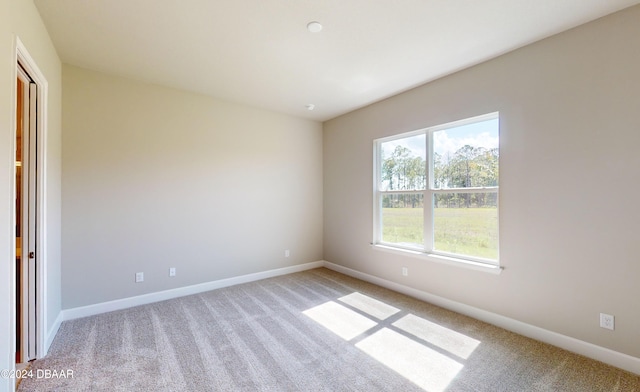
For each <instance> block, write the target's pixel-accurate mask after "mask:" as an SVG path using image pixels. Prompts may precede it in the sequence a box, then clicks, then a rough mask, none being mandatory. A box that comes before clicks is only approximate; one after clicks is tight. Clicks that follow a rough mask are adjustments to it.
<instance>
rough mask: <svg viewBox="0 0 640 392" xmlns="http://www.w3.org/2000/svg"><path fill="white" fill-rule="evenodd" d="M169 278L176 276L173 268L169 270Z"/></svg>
mask: <svg viewBox="0 0 640 392" xmlns="http://www.w3.org/2000/svg"><path fill="white" fill-rule="evenodd" d="M169 276H176V268H175V267H171V268H169Z"/></svg>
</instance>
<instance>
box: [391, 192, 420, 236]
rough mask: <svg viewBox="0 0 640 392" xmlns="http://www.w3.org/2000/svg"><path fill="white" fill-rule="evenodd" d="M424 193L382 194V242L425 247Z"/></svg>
mask: <svg viewBox="0 0 640 392" xmlns="http://www.w3.org/2000/svg"><path fill="white" fill-rule="evenodd" d="M423 207H424V195H422V194H413V195H403V194H400V195H398V194H394V195H383V196H382V242H386V243H391V244H397V245H401V246H408V247H412V248H420V249H423V248H424V213H423Z"/></svg>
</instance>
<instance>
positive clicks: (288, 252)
mask: <svg viewBox="0 0 640 392" xmlns="http://www.w3.org/2000/svg"><path fill="white" fill-rule="evenodd" d="M289 256H291V252H290V251H289V249H285V251H284V257H289Z"/></svg>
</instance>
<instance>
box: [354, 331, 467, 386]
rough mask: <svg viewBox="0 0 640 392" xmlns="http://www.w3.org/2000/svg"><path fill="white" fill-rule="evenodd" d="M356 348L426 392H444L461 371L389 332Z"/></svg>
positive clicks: (447, 360) (450, 361)
mask: <svg viewBox="0 0 640 392" xmlns="http://www.w3.org/2000/svg"><path fill="white" fill-rule="evenodd" d="M356 347H358V348H359V349H361V350H362V351H364V352H365V353H367V354H369V355H370V356H372V357H373V358H375V359H376V360H378V361H379V362H380V363H382V364H384V365H385V366H387V367H389V368H391V369H393V370H394V371H396V372H397V373H398V374H400V375H402V376H403V377H405V378H406V379H408V380H409V381H411V382H413V383H414V384H416V385H418V386H419V387H420V388H422V389H424V390H426V391H429V392H442V391H444V390H445V388H446V387H447V386H448V385H449V383H450V382H451V380H453V378H454V377H455V376H456V375H457V374H458V372H459V371H460V370H461V369H462V368H463V366H462V364H460V363H458V362H456V361H454V360H453V359H451V358H449V357H447V356H445V355H443V354H440V353H439V352H437V351H435V350H432V349H430V348H428V347H426V346H424V345H422V344H420V343H418V342H416V341H415V340H412V339H409V338H407V337H406V336H403V335H401V334H399V333H398V332H395V331H392V330H390V329H388V328H383V329H381V330H380V331H378V332H376V333H374V334H373V335H371V336H369V337H368V338H366V339H364V340H362V341H361V342H359V343H357V344H356Z"/></svg>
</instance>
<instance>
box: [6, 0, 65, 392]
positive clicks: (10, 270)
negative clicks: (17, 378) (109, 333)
mask: <svg viewBox="0 0 640 392" xmlns="http://www.w3.org/2000/svg"><path fill="white" fill-rule="evenodd" d="M15 36H17V37H19V38H20V40H21V41H22V42H23V44H24V45H25V47H26V48H27V50H28V51H29V54H30V55H31V56H32V57H33V59H34V60H35V62H36V63H37V66H38V68H39V69H40V71H42V73H43V74H44V77H45V78H46V79H47V82H48V85H49V96H48V103H49V105H48V108H47V111H48V123H47V136H46V140H47V144H46V152H45V153H46V157H45V158H46V161H45V167H46V177H47V182H46V185H45V186H46V194H47V198H46V200H45V201H44V202H45V203H46V206H47V210H46V211H47V214H46V216H45V217H44V219H45V221H46V223H47V227H46V233H47V241H46V242H45V244H43V245H44V246H45V249H44V253H45V255H46V256H45V260H46V269H47V281H46V282H45V286H46V289H47V295H46V304H45V305H46V308H47V315H48V318H47V320H46V328H47V331H49V330H50V329H51V327H52V326H53V325H54V322H55V319H56V317H57V316H58V314H59V313H60V308H61V306H60V285H61V283H60V279H61V277H60V263H61V259H60V235H61V231H60V214H61V210H60V208H61V202H60V200H61V199H60V181H61V173H60V170H61V169H60V167H61V165H60V162H61V126H60V122H61V117H60V116H61V97H60V95H61V65H60V60H59V58H58V56H57V54H56V51H55V49H54V47H53V45H52V43H51V41H50V39H49V35H48V34H47V31H46V29H45V27H44V25H43V23H42V21H41V19H40V16H39V14H38V12H37V10H36V8H35V6H34V5H33V3H32V2H31V1H24V0H0V64H1V65H0V70H2V71H0V91H1V92H2V93H1V94H0V183H1V184H2V188H1V189H2V191H1V192H0V206H1V207H0V222H2V225H0V249H2V253H1V254H0V276H1V277H2V278H1V280H2V282H1V284H0V320H1V321H0V369H11V368H12V366H13V361H14V351H15V347H14V343H13V339H14V336H15V335H14V327H13V321H12V319H13V306H14V295H13V291H14V289H15V286H14V264H15V261H14V260H13V252H12V250H11V248H12V247H13V240H12V238H13V236H14V232H15V231H14V227H13V225H14V220H13V214H14V211H13V209H14V207H13V206H14V201H13V197H14V195H13V176H14V171H13V170H14V164H13V160H14V151H13V148H14V145H13V140H12V139H13V137H14V129H13V128H14V125H13V121H14V120H13V111H14V110H15V105H14V96H13V94H14V87H13V86H14V84H15V51H14V37H15ZM12 382H13V380H9V379H0V390H5V389H6V390H10V389H9V388H11V384H12Z"/></svg>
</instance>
